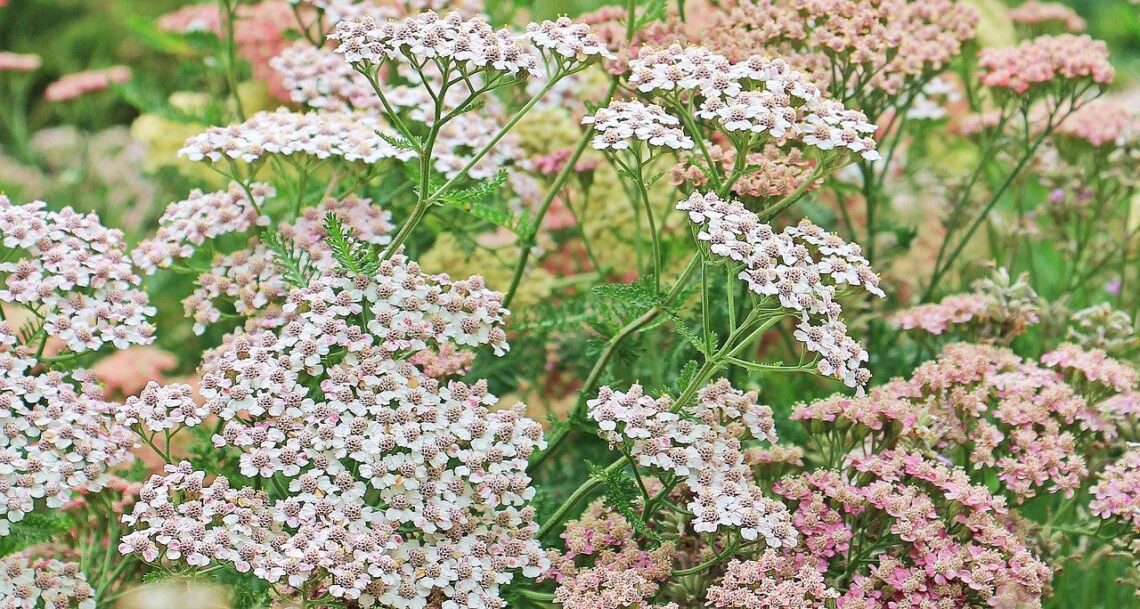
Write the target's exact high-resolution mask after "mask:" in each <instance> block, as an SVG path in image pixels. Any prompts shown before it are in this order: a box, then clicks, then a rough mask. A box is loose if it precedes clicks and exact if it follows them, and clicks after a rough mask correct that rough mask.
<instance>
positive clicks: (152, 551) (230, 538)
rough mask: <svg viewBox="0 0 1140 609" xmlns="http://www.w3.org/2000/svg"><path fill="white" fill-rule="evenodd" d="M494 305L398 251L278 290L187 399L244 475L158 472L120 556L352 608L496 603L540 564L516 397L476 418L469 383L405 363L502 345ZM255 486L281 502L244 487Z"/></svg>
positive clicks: (480, 404)
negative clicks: (195, 395) (279, 314)
mask: <svg viewBox="0 0 1140 609" xmlns="http://www.w3.org/2000/svg"><path fill="white" fill-rule="evenodd" d="M501 302H502V295H501V294H498V293H494V292H490V291H489V290H486V289H485V288H484V287H483V285H482V281H481V280H480V279H479V278H477V277H472V278H471V279H468V280H466V281H454V280H451V279H450V278H449V277H447V276H446V275H437V276H428V275H425V274H423V273H421V272H420V271H419V269H418V267H417V266H416V264H415V263H413V262H410V261H408V260H407V259H406V258H404V257H403V256H400V255H398V256H396V257H395V258H393V259H392V260H389V261H385V262H383V263H381V265H380V268H379V269H378V271H377V272H376V273H375V274H374V276H365V275H358V276H353V277H345V276H340V275H337V274H326V275H324V276H322V277H319V278H317V279H316V280H314V281H313V282H312V284H311V285H310V286H308V287H305V288H298V289H296V290H294V291H293V292H291V293H290V295H289V297H288V299H287V303H286V305H285V306H284V307H283V312H284V314H285V317H284V319H283V320H282V322H283V323H282V325H280V326H279V327H277V328H276V329H272V330H268V329H251V330H249V331H247V332H239V333H237V334H234V335H230V336H228V337H227V338H226V340H225V343H224V344H223V345H222V346H221V347H219V348H218V349H216V350H214V351H213V352H210V353H208V354H207V355H206V360H205V363H204V365H203V370H202V381H201V390H200V391H201V394H202V396H203V397H204V398H205V399H206V401H205V403H204V406H203V407H204V408H205V409H206V411H208V412H209V413H210V414H211V415H213V416H217V417H218V418H219V419H220V420H221V421H222V422H223V427H222V430H221V433H219V434H218V435H217V436H215V437H214V442H215V445H216V446H218V448H219V450H221V451H224V453H223V454H236V455H237V463H238V466H239V469H240V472H241V475H242V476H244V477H245V479H246V480H247V481H248V482H242V483H239V482H238V480H236V479H227V478H223V477H219V478H216V479H215V480H214V481H213V482H212V483H211V484H209V485H207V484H205V474H204V473H203V472H196V471H194V470H193V468H192V467H191V466H190V465H189V464H187V463H183V464H180V465H171V466H168V467H167V469H166V472H165V473H164V474H163V475H160V476H155V477H153V478H152V479H151V480H150V481H149V482H148V483H147V484H146V486H144V488H143V489H142V490H141V491H140V493H139V501H138V503H137V504H136V507H135V509H134V512H133V513H132V514H129V515H128V516H126V517H125V519H124V522H126V523H127V524H128V525H130V526H132V527H133V528H134V529H135V531H134V532H132V533H130V534H128V535H127V536H125V537H124V538H123V540H122V544H121V545H120V550H121V551H122V552H124V553H132V554H139V555H141V556H142V557H143V558H144V559H146V560H149V561H154V560H159V559H162V558H165V559H168V560H178V561H183V562H186V563H187V564H190V565H193V566H198V567H204V566H207V565H210V564H215V563H229V564H231V565H232V566H233V567H234V568H236V569H238V570H239V571H242V572H251V573H253V574H254V575H255V576H257V577H258V578H261V579H263V580H265V581H268V582H270V583H273V584H275V585H277V586H280V587H283V588H285V589H286V590H288V589H298V588H302V587H312V586H316V587H320V588H321V589H322V590H325V591H327V593H328V594H330V595H332V596H333V597H335V598H338V599H343V600H344V601H351V602H352V603H354V604H358V605H360V606H363V607H370V606H383V607H397V608H401V609H403V608H409V609H413V608H414V609H421V608H423V607H425V605H426V604H427V602H428V601H429V600H431V601H432V602H436V603H439V606H441V607H447V608H449V609H459V608H462V607H467V608H477V607H496V606H502V602H503V601H502V599H501V598H500V596H499V587H500V586H502V585H504V584H508V583H510V581H511V580H512V578H513V576H514V573H515V572H522V573H523V574H524V575H525V576H527V577H535V576H537V575H539V574H540V573H542V572H543V571H544V570H545V569H546V568H547V567H548V565H549V562H548V559H547V557H546V555H545V553H544V552H543V550H542V547H541V546H540V544H539V543H538V540H537V539H535V535H536V534H537V531H538V526H537V525H536V524H535V523H534V510H533V508H531V507H529V506H528V505H527V504H528V503H529V502H530V501H531V499H532V498H533V497H534V493H535V491H534V489H533V488H532V487H531V486H530V478H529V477H528V476H527V474H526V466H527V461H528V458H529V457H530V456H531V454H533V452H534V451H536V450H541V449H542V448H543V447H544V446H545V442H544V440H543V437H542V428H541V426H540V425H539V424H538V423H536V422H534V421H532V420H530V419H528V418H526V417H525V416H523V411H524V406H523V405H521V404H518V405H516V406H515V407H513V408H510V409H499V410H491V409H490V407H491V406H493V405H494V404H495V403H496V402H497V398H496V397H495V396H493V395H491V394H489V393H488V391H487V387H486V383H485V382H483V381H479V382H476V383H474V384H470V385H468V384H465V383H461V382H458V381H454V380H450V381H449V380H446V379H438V378H433V377H431V376H428V375H427V374H426V373H425V372H424V370H423V369H422V368H420V367H419V366H418V365H416V364H414V363H412V362H413V360H412V359H411V356H413V355H414V354H416V353H418V352H421V351H422V350H423V349H425V348H443V347H446V346H476V345H486V344H490V345H492V346H494V347H495V349H496V351H497V352H502V351H504V350H505V349H506V344H505V338H506V336H505V333H504V332H503V330H502V327H501V325H502V322H503V320H504V317H505V315H506V311H505V310H504V309H502V307H501ZM178 391H179V395H181V390H178ZM187 407H188V405H187ZM157 412H158V409H152V410H151V411H150V413H151V414H154V413H157ZM171 412H174V411H171ZM197 412H198V411H195V415H196V414H197ZM176 416H181V414H180V413H179V414H177V415H176ZM188 421H189V419H188V418H187V419H184V422H188ZM140 422H141V423H142V425H143V427H144V428H146V429H150V426H153V428H154V429H163V428H165V427H166V423H164V422H162V421H153V420H140ZM258 478H266V479H273V480H277V481H279V483H280V484H282V485H283V486H284V488H285V489H286V490H287V492H284V491H283V492H282V494H280V495H278V496H276V497H273V496H270V495H269V494H267V493H265V492H262V491H255V490H254V489H253V487H254V483H252V481H251V480H252V479H258ZM266 488H268V486H267V487H266Z"/></svg>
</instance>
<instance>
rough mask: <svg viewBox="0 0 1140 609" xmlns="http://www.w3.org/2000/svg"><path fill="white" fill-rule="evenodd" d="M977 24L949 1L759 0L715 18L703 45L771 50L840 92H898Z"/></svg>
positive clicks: (952, 52) (940, 63)
mask: <svg viewBox="0 0 1140 609" xmlns="http://www.w3.org/2000/svg"><path fill="white" fill-rule="evenodd" d="M977 23H978V15H977V12H976V11H975V10H974V9H973V8H972V7H970V6H969V5H968V4H967V3H964V2H955V1H953V0H935V1H927V0H921V1H919V0H912V1H906V0H886V1H879V0H763V1H761V2H741V3H738V4H736V5H735V6H733V7H732V9H731V10H728V11H726V12H724V13H723V14H721V15H718V19H717V27H714V28H712V29H711V30H710V34H711V35H710V38H711V41H710V42H709V44H710V45H711V46H712V47H713V48H715V49H716V50H718V51H719V52H722V53H725V54H726V55H728V56H730V57H735V58H744V57H746V56H748V55H751V54H753V53H756V52H757V51H758V50H759V49H771V50H772V51H775V53H776V54H778V55H780V56H782V57H785V58H787V59H788V61H790V62H792V63H793V65H795V66H796V68H797V69H800V70H803V71H805V72H807V73H809V74H810V75H811V77H812V79H813V80H814V81H815V82H817V83H818V84H819V85H820V86H824V87H829V88H830V89H831V90H832V91H833V92H837V93H841V94H842V97H846V96H847V95H859V94H863V93H865V92H866V91H874V90H881V91H885V92H888V93H898V92H900V91H902V90H903V89H904V87H905V86H906V85H907V84H908V83H910V82H913V81H914V80H915V79H918V78H921V77H924V76H927V75H929V74H937V73H938V72H940V71H942V70H943V69H944V68H945V66H946V65H947V64H948V63H949V62H950V61H951V60H952V59H953V58H954V57H955V56H957V55H958V54H960V53H961V51H962V45H963V44H964V43H965V42H967V41H969V40H971V39H972V38H973V37H974V31H975V28H976V26H977ZM832 65H834V66H835V67H836V70H835V71H832V70H831V66H832Z"/></svg>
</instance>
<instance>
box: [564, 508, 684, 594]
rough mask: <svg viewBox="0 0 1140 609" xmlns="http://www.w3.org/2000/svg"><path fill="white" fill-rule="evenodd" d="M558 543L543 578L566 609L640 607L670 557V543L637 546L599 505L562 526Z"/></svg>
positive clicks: (664, 574) (622, 522)
mask: <svg viewBox="0 0 1140 609" xmlns="http://www.w3.org/2000/svg"><path fill="white" fill-rule="evenodd" d="M562 540H563V541H564V542H565V544H566V551H565V552H561V553H559V552H551V554H552V560H553V564H552V565H551V568H550V571H549V572H548V573H547V574H546V575H544V577H546V578H549V579H553V580H554V581H555V582H557V584H558V588H557V589H556V590H555V592H554V600H555V601H556V602H557V603H558V604H559V605H561V606H563V607H566V609H593V608H595V607H635V606H640V605H639V604H640V603H645V602H647V600H648V599H651V598H652V597H653V596H654V595H655V594H656V593H657V592H658V591H659V590H660V588H661V583H662V582H663V581H665V580H666V578H668V577H669V574H670V572H671V571H672V562H673V558H674V555H675V553H676V546H674V544H673V543H672V542H670V541H665V542H663V543H662V544H661V545H660V546H659V547H657V548H655V549H652V550H643V549H641V548H640V547H638V545H637V543H636V542H635V540H634V531H633V528H632V527H631V526H630V524H629V522H628V521H627V520H626V519H625V518H624V517H622V516H621V515H619V514H616V513H614V512H613V510H611V509H609V508H607V507H605V505H603V503H602V502H601V501H595V502H593V503H591V504H590V505H589V506H587V507H586V510H585V511H584V512H583V513H582V515H581V516H579V517H578V518H577V519H576V520H573V521H571V522H568V523H566V530H565V531H564V532H563V533H562ZM673 606H674V607H675V605H673ZM662 609H664V608H662Z"/></svg>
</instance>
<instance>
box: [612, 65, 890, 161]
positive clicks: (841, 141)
mask: <svg viewBox="0 0 1140 609" xmlns="http://www.w3.org/2000/svg"><path fill="white" fill-rule="evenodd" d="M629 69H630V77H629V83H630V85H631V86H634V87H636V88H637V90H638V91H641V92H642V93H656V94H659V95H671V94H674V92H678V91H683V92H688V94H689V95H692V96H693V97H694V98H695V99H697V100H699V101H698V102H697V103H696V106H697V110H696V116H697V117H699V118H701V119H704V120H706V121H710V122H713V123H715V124H717V125H720V127H721V128H722V129H723V130H724V131H726V132H729V133H752V134H766V135H768V136H770V137H772V138H774V139H776V140H779V141H799V142H802V143H803V144H805V145H808V146H814V147H816V148H819V149H821V150H834V149H844V150H849V151H851V152H855V153H858V154H860V155H861V156H862V157H863V158H865V159H867V160H871V161H873V160H877V159H878V158H879V154H878V152H877V151H876V144H875V141H874V139H872V138H871V134H873V133H874V132H875V125H873V124H871V123H870V122H868V121H867V117H866V115H864V114H863V113H862V112H859V111H857V110H850V109H847V108H845V107H844V106H843V104H841V103H839V102H837V101H834V100H827V99H824V98H823V97H822V93H821V92H820V90H819V88H818V87H816V86H815V85H813V84H812V83H811V82H809V81H808V80H807V78H806V77H805V76H804V74H802V73H801V72H798V71H796V70H794V69H792V68H791V67H790V66H789V65H788V64H787V62H785V61H784V60H782V59H768V58H766V57H762V56H759V55H754V56H752V57H750V58H748V59H747V60H745V61H742V62H739V63H732V62H730V61H729V60H728V59H727V58H726V57H724V56H722V55H718V54H716V53H713V52H711V51H709V50H708V49H705V48H703V47H687V48H682V47H681V46H680V45H672V46H670V47H669V48H667V49H664V50H657V51H646V52H642V53H641V54H640V56H639V57H638V58H637V59H634V60H632V61H630V64H629Z"/></svg>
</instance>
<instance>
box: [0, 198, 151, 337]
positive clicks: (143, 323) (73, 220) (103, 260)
mask: <svg viewBox="0 0 1140 609" xmlns="http://www.w3.org/2000/svg"><path fill="white" fill-rule="evenodd" d="M0 245H2V246H3V248H6V249H7V250H9V252H8V256H7V257H6V261H5V262H0V276H2V277H3V284H2V285H0V301H3V302H5V303H10V304H15V305H18V306H21V307H24V308H26V309H28V310H30V311H34V312H35V315H36V316H37V317H38V318H40V319H42V320H43V330H44V332H45V333H46V334H47V335H48V336H51V337H54V338H57V339H59V340H61V341H63V343H64V344H65V345H67V348H68V349H71V350H72V351H77V352H79V351H93V350H96V349H99V348H100V347H102V346H103V345H104V344H107V343H111V344H113V345H115V347H117V348H119V349H125V348H127V347H129V346H130V345H143V344H148V343H150V342H152V341H153V340H154V326H153V325H152V324H151V323H150V321H149V318H150V317H151V316H153V315H154V313H155V309H154V307H152V306H151V305H150V301H149V299H148V298H147V295H146V292H144V291H142V289H141V288H140V287H139V283H140V278H139V276H138V275H137V274H136V273H135V269H134V267H133V266H132V264H131V259H130V257H129V256H127V254H126V244H125V243H124V241H123V234H122V232H121V231H118V230H112V229H109V228H106V227H104V226H103V225H102V224H100V222H99V218H98V217H97V216H96V215H95V214H80V213H78V212H76V211H74V210H72V209H71V208H70V207H65V208H64V209H62V210H60V211H48V210H47V209H46V204H45V203H43V202H42V201H37V202H34V203H28V204H26V205H14V204H13V203H12V202H11V201H10V200H9V199H8V197H6V196H3V195H0Z"/></svg>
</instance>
